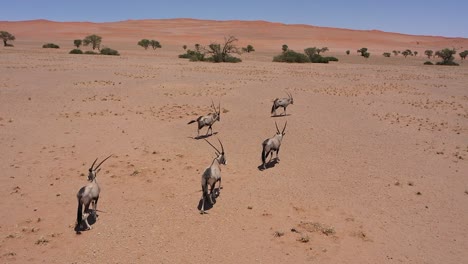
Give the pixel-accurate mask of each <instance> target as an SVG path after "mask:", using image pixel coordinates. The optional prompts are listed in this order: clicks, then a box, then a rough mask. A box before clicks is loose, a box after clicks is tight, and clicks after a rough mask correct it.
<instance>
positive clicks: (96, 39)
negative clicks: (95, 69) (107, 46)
mask: <svg viewBox="0 0 468 264" xmlns="http://www.w3.org/2000/svg"><path fill="white" fill-rule="evenodd" d="M101 42H102V37H100V36H98V35H89V36H87V37H85V38H84V39H83V46H88V45H89V44H91V46H92V47H93V50H95V49H98V50H99V49H100V47H101Z"/></svg>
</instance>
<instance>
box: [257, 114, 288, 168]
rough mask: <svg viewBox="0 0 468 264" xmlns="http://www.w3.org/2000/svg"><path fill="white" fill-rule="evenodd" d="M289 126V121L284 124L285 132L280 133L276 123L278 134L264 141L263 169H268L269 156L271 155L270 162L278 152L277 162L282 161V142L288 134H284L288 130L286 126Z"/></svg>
mask: <svg viewBox="0 0 468 264" xmlns="http://www.w3.org/2000/svg"><path fill="white" fill-rule="evenodd" d="M287 124H288V121H286V123H284V127H283V131H281V132H280V131H279V129H278V124H276V122H275V126H276V134H275V135H274V136H273V137H271V138H269V139H266V140H265V141H263V143H262V166H263V169H266V158H267V157H268V155H270V154H271V156H270V160H269V161H268V162H270V161H271V159H272V158H273V152H276V161H279V160H280V159H279V157H278V153H279V151H280V147H281V141H282V140H283V137H284V135H286V133H284V131H285V130H286V125H287Z"/></svg>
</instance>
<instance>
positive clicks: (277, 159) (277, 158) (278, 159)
mask: <svg viewBox="0 0 468 264" xmlns="http://www.w3.org/2000/svg"><path fill="white" fill-rule="evenodd" d="M279 151H280V148H278V149H277V150H276V161H280V158H279V156H278V154H279Z"/></svg>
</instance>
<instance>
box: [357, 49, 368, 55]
mask: <svg viewBox="0 0 468 264" xmlns="http://www.w3.org/2000/svg"><path fill="white" fill-rule="evenodd" d="M357 52H358V53H361V56H363V57H365V56H364V54H366V52H367V48H360V49H358V50H357Z"/></svg>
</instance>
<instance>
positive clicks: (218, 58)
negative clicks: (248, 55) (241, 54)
mask: <svg viewBox="0 0 468 264" xmlns="http://www.w3.org/2000/svg"><path fill="white" fill-rule="evenodd" d="M205 61H210V62H230V63H237V62H241V61H242V60H241V59H240V58H237V57H234V56H231V55H229V54H226V55H225V56H224V58H223V57H222V55H221V54H214V55H213V56H211V57H208V58H206V59H205Z"/></svg>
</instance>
